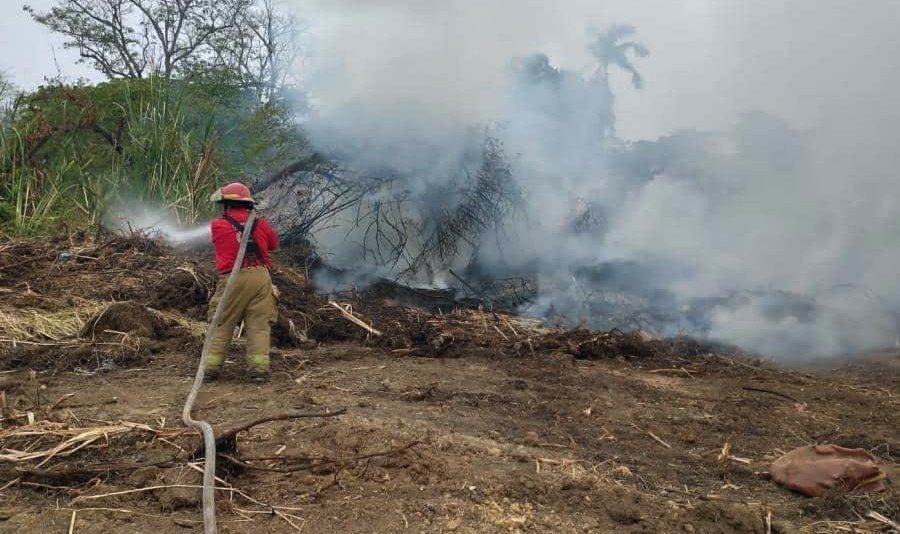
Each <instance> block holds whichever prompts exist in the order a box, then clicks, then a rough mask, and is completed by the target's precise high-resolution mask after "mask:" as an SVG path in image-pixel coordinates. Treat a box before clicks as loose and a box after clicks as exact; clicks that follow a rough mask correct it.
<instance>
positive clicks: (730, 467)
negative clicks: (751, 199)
mask: <svg viewBox="0 0 900 534" xmlns="http://www.w3.org/2000/svg"><path fill="white" fill-rule="evenodd" d="M61 252H65V254H64V255H63V256H62V258H61V255H60V254H61ZM205 260H206V258H205V257H204V254H203V253H185V252H181V253H175V252H173V251H171V250H169V249H167V248H166V247H163V246H161V245H159V244H158V243H155V242H153V241H148V240H146V239H143V238H141V237H139V236H137V237H127V238H122V237H115V238H110V237H101V238H96V239H87V238H85V237H84V236H72V237H60V238H59V239H57V240H49V241H42V242H7V243H0V369H2V371H0V373H2V374H0V390H2V391H4V392H5V394H4V398H5V400H3V406H4V408H3V424H2V427H0V488H2V489H0V531H2V532H21V533H29V534H30V533H37V532H61V533H65V532H76V533H90V532H155V533H181V532H191V531H195V532H200V531H201V530H202V527H201V523H200V490H199V489H198V488H197V487H196V485H197V484H198V483H199V481H200V474H199V472H198V469H200V468H201V467H200V466H201V465H202V459H201V460H197V459H196V458H192V456H196V455H192V452H194V451H195V450H196V448H197V447H198V445H199V439H198V437H197V435H196V434H194V433H192V432H191V431H189V430H187V429H185V428H184V427H183V426H182V425H181V423H180V419H181V409H182V406H183V403H184V400H185V397H186V395H187V392H188V390H189V388H190V383H191V380H192V376H193V372H194V366H195V365H196V360H197V357H198V352H199V346H200V343H199V341H200V335H199V334H200V333H201V332H202V327H203V325H202V323H199V322H198V320H199V319H202V316H203V308H204V306H203V304H204V302H205V299H206V296H207V293H208V290H209V287H210V285H209V284H210V283H211V281H212V277H211V276H210V273H209V272H208V271H206V270H205V269H206V267H205ZM276 281H277V282H278V284H279V287H280V288H281V290H282V292H283V295H282V300H281V304H282V306H283V312H284V315H285V316H286V317H289V318H290V319H292V320H293V321H294V323H295V324H296V325H297V326H298V327H299V328H300V329H302V330H307V331H308V332H309V335H310V337H311V338H313V339H314V340H315V341H317V342H318V346H317V347H315V348H294V347H288V346H282V347H281V348H279V349H276V350H275V352H274V354H273V364H272V365H273V376H272V380H271V382H270V383H268V384H264V385H255V384H253V385H251V384H250V383H248V382H246V381H245V380H244V377H243V362H242V359H241V347H240V342H239V343H238V344H237V345H236V346H235V349H234V352H233V355H232V358H231V360H230V361H229V363H228V364H227V367H226V372H225V373H224V374H225V376H224V377H223V378H222V379H221V380H220V381H218V382H215V383H212V384H210V385H205V386H204V388H203V392H202V393H201V396H200V398H199V400H198V402H197V404H196V409H195V413H196V414H197V415H198V416H201V417H202V418H206V419H207V420H209V421H210V422H211V423H212V424H213V425H214V427H215V428H216V429H217V433H218V432H221V431H222V430H223V429H226V428H230V427H233V426H235V425H236V424H238V423H241V422H244V421H252V420H255V419H259V418H262V417H265V416H269V415H274V414H282V413H285V412H290V411H300V412H303V413H319V414H321V413H325V412H326V410H329V411H334V410H337V409H339V408H346V413H343V414H340V415H337V416H333V417H314V418H305V419H294V420H280V421H272V422H268V423H264V424H260V425H257V426H254V427H252V428H250V429H249V430H246V431H243V432H240V433H238V434H237V441H236V448H235V450H231V451H225V454H226V456H220V458H219V460H218V463H219V466H220V470H219V476H220V477H221V480H220V484H219V486H220V487H221V488H222V489H221V490H220V491H219V492H218V493H217V501H218V518H219V522H220V532H233V533H237V532H257V531H259V532H276V533H290V532H310V533H318V532H360V533H362V532H379V533H382V532H383V533H388V532H390V533H395V532H429V533H430V532H436V533H440V532H460V533H464V532H479V533H480V532H648V533H649V532H698V533H700V532H704V533H705V532H708V533H721V532H759V533H765V532H807V533H817V532H823V533H824V532H891V528H892V527H890V526H889V525H886V524H885V523H884V522H883V521H879V520H876V519H873V518H872V517H871V516H870V515H869V514H870V513H871V512H876V513H877V514H880V517H882V518H883V519H887V520H892V521H895V522H897V521H900V492H898V488H897V480H898V475H900V473H898V463H897V462H898V458H900V452H898V451H900V430H898V429H900V411H898V408H900V352H885V353H878V354H870V355H864V356H859V357H856V358H852V359H844V360H832V361H829V362H820V363H818V364H817V365H815V366H812V365H806V366H804V367H802V368H800V367H796V366H795V367H793V368H785V367H779V366H776V365H773V364H771V363H767V362H765V361H760V360H757V359H753V358H749V357H746V356H744V355H739V354H735V353H734V352H732V351H728V349H726V348H723V347H716V346H713V345H709V344H704V343H698V342H694V341H691V340H687V339H674V340H647V339H645V338H643V337H641V336H639V335H633V334H620V333H616V332H613V333H602V332H588V331H585V330H573V331H565V330H560V329H556V330H546V329H541V328H538V327H537V326H536V325H535V324H533V323H531V322H529V321H525V320H523V319H521V318H517V317H513V316H507V315H502V314H492V313H488V312H483V311H477V310H476V311H451V310H444V311H443V313H440V312H435V313H430V312H427V311H425V310H422V309H413V308H408V307H404V306H400V305H399V304H398V303H396V302H393V301H391V300H390V298H389V297H388V296H385V295H377V294H366V293H363V294H359V295H351V296H347V300H346V301H342V302H346V303H349V304H351V305H352V306H353V311H354V313H355V314H357V315H358V316H359V317H360V318H362V319H363V320H365V321H366V322H367V323H369V324H371V325H373V326H375V327H376V328H378V329H379V330H382V331H383V332H384V335H383V336H380V337H373V336H370V335H369V334H368V333H367V332H366V331H364V330H363V329H362V328H360V327H358V326H356V325H354V324H352V323H350V322H349V321H347V320H346V319H345V318H344V317H342V316H341V314H340V312H338V311H337V310H335V309H333V308H328V307H327V306H325V302H324V301H322V300H321V299H320V298H319V297H317V296H316V295H314V294H313V293H312V291H311V290H310V289H309V288H308V287H307V286H306V285H305V283H304V277H303V274H302V273H300V272H297V271H293V270H291V269H287V268H284V269H282V271H281V273H280V274H279V275H278V276H276ZM113 300H115V301H128V302H130V303H131V304H128V305H126V306H125V307H124V308H123V307H108V306H107V304H108V302H110V301H113ZM145 306H148V307H149V308H152V309H151V310H147V308H145ZM153 310H159V311H160V313H157V312H156V311H153ZM284 344H290V343H288V342H286V341H285V342H284V343H283V345H284ZM788 397H790V398H788ZM798 403H805V407H804V406H803V405H802V404H798ZM29 413H30V414H31V415H29ZM30 417H33V418H34V422H33V423H30V422H29V418H30ZM726 443H727V444H729V446H730V450H729V451H728V453H727V454H724V455H723V454H722V451H723V446H724V445H725V444H726ZM814 443H836V444H839V445H843V446H847V447H862V448H865V449H867V450H868V451H870V452H871V453H872V454H873V455H874V456H876V457H877V458H878V459H879V461H880V464H881V466H882V468H883V469H884V470H885V471H886V472H887V474H888V488H887V491H885V492H882V493H878V494H867V495H845V494H839V493H834V494H830V495H827V496H826V497H824V498H807V497H803V496H800V495H798V494H795V493H792V492H790V491H788V490H785V489H783V488H781V487H779V486H777V485H776V484H774V483H773V482H772V481H771V480H769V479H768V476H767V474H768V473H767V472H768V468H769V464H770V462H771V461H772V460H773V459H774V458H776V457H778V456H780V455H781V454H782V453H784V452H786V451H789V450H791V449H793V448H794V447H798V446H802V445H805V444H814ZM229 458H230V459H229ZM282 471H290V472H282ZM185 486H186V487H185Z"/></svg>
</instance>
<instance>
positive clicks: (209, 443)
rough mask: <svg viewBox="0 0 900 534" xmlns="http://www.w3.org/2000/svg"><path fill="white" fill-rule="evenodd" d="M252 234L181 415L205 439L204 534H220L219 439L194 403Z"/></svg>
mask: <svg viewBox="0 0 900 534" xmlns="http://www.w3.org/2000/svg"><path fill="white" fill-rule="evenodd" d="M254 219H256V212H255V211H250V216H249V217H248V218H247V222H246V223H244V228H245V229H248V228H249V229H251V230H252V229H253V221H254ZM251 233H252V232H251V231H247V230H245V231H244V232H243V235H242V236H241V245H240V248H238V253H237V257H236V258H235V260H234V267H232V268H231V273H230V274H229V275H228V281H227V282H225V290H224V291H222V298H221V299H219V303H218V305H217V306H216V311H215V313H214V314H213V316H212V320H211V321H210V322H209V326H208V327H207V329H206V339H204V340H203V350H202V351H201V352H200V363H199V365H198V366H197V374H196V375H195V376H194V385H193V386H191V392H190V393H188V397H187V400H186V401H185V403H184V410H183V411H182V412H181V420H182V421H184V424H185V425H187V426H189V427H193V428H196V429H198V430H199V431H200V433H201V434H202V435H203V446H204V451H205V452H204V462H203V464H204V465H203V534H217V532H218V530H217V529H216V500H215V499H216V496H215V484H216V436H215V434H214V433H213V428H212V425H210V424H209V423H208V422H206V421H197V420H195V419H194V418H192V417H191V409H192V408H193V406H194V401H196V400H197V394H198V393H200V386H202V385H203V375H204V373H205V372H206V361H207V360H208V359H209V348H210V345H212V338H213V336H212V333H213V332H214V331H215V329H216V327H217V326H218V324H219V317H221V315H222V310H223V309H224V308H225V303H226V302H227V301H228V298H229V297H230V296H231V292H232V289H233V288H234V280H235V279H236V278H237V273H239V272H240V270H241V264H242V263H243V262H244V253H245V252H246V251H247V243H248V242H249V240H250V234H251Z"/></svg>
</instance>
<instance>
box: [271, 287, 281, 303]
mask: <svg viewBox="0 0 900 534" xmlns="http://www.w3.org/2000/svg"><path fill="white" fill-rule="evenodd" d="M272 296H274V297H275V299H276V300H277V299H278V297H279V296H281V291H278V286H276V285H275V284H272Z"/></svg>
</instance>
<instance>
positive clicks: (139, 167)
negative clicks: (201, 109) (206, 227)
mask: <svg viewBox="0 0 900 534" xmlns="http://www.w3.org/2000/svg"><path fill="white" fill-rule="evenodd" d="M184 95H185V93H184V92H183V91H181V92H178V93H175V94H173V92H172V90H171V89H170V88H169V87H168V86H165V85H162V84H159V85H151V91H150V93H149V96H146V95H144V94H138V95H136V94H134V93H133V92H127V93H126V95H125V99H124V102H123V104H122V109H123V112H124V116H125V118H126V125H127V127H126V130H127V132H128V138H127V142H126V144H125V146H126V149H125V152H124V157H123V160H122V162H121V163H120V165H118V166H117V168H116V169H115V171H116V181H117V183H118V184H119V185H120V193H122V194H123V195H128V196H131V197H133V198H134V199H137V200H141V201H144V202H150V203H155V204H158V205H160V206H162V207H164V208H166V209H167V210H169V211H170V212H171V213H172V214H173V215H174V216H175V217H176V218H177V219H178V221H179V222H187V223H192V222H194V221H195V220H196V219H197V218H198V217H199V216H201V215H202V214H203V213H205V212H206V211H208V209H209V195H210V193H212V192H213V191H214V190H215V188H216V186H217V183H218V180H217V177H218V174H219V173H218V171H219V170H220V169H219V167H220V160H219V154H218V143H217V137H216V133H215V130H214V128H213V119H214V113H215V112H214V111H213V112H212V113H209V114H208V115H207V117H206V119H205V124H201V125H200V128H197V127H192V126H189V125H186V124H185V122H186V116H187V115H188V110H186V109H185V106H187V105H189V102H187V101H186V98H185V97H184Z"/></svg>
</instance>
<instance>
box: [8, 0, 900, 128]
mask: <svg viewBox="0 0 900 534" xmlns="http://www.w3.org/2000/svg"><path fill="white" fill-rule="evenodd" d="M286 1H288V2H289V3H290V5H291V6H292V8H294V9H296V10H297V11H298V13H299V14H300V15H301V16H303V17H304V18H305V19H307V20H308V21H309V23H310V25H311V27H312V28H313V35H314V37H315V40H316V43H315V46H314V50H315V51H316V54H317V56H318V57H317V58H316V59H317V60H318V61H319V63H320V64H322V63H332V64H333V63H334V62H335V61H337V60H341V61H343V62H344V65H345V66H346V65H347V63H348V62H349V63H350V68H351V69H356V71H357V72H356V73H355V74H356V75H355V76H354V83H355V84H359V85H361V86H363V87H365V85H366V84H370V85H371V84H377V83H381V82H380V81H379V79H380V78H383V77H385V76H391V77H392V78H395V79H397V80H400V81H404V78H410V79H411V78H412V76H413V75H415V76H419V77H423V76H424V77H425V78H431V80H430V82H429V81H426V82H424V83H432V84H434V85H435V87H437V86H444V87H447V86H453V85H455V84H458V85H459V87H457V88H456V94H455V95H442V96H436V97H435V98H438V99H441V98H444V99H450V100H452V99H453V98H467V97H470V96H472V95H476V94H484V92H485V91H487V90H490V88H491V85H490V84H491V83H492V79H493V76H494V73H495V72H496V70H497V69H498V68H499V67H500V66H501V65H503V64H505V62H507V61H508V60H509V58H510V57H511V56H515V55H523V54H526V53H529V52H533V51H543V52H545V53H547V54H548V55H550V57H551V59H552V60H553V61H554V62H555V63H556V64H558V65H561V66H564V67H567V68H575V69H586V68H588V66H589V59H588V57H587V55H586V54H585V52H584V46H585V29H586V28H587V27H588V26H591V25H593V26H604V25H607V24H609V23H611V22H622V23H628V24H633V25H635V26H637V27H638V30H639V36H638V38H639V40H640V41H641V42H643V43H645V44H646V45H647V46H648V47H649V48H650V50H651V56H650V57H648V58H646V59H644V60H641V61H640V62H639V63H638V65H639V68H640V70H641V71H642V72H643V74H644V77H645V79H646V87H645V88H644V90H642V91H635V90H633V89H631V88H630V87H629V86H628V83H627V82H628V78H627V76H625V75H624V74H620V75H618V76H616V77H615V80H614V88H615V89H616V94H617V98H618V101H617V109H618V115H619V121H620V122H619V133H620V134H621V135H623V136H624V137H627V138H652V137H656V136H658V135H660V134H664V133H666V132H670V131H672V130H675V129H678V128H688V127H699V128H708V129H721V128H725V127H727V126H728V125H730V124H731V123H733V122H734V120H735V118H736V116H737V115H738V114H739V113H740V112H742V111H746V110H748V109H763V110H766V111H770V112H773V113H775V114H778V115H780V116H782V117H785V118H787V119H788V120H790V121H791V122H793V123H794V124H796V125H798V126H801V127H806V126H811V125H814V124H816V123H818V122H820V121H822V120H825V119H827V117H828V115H830V114H832V113H834V112H835V111H836V110H844V111H845V112H846V110H848V109H852V110H856V109H860V110H861V111H860V113H862V114H863V115H874V116H876V118H877V117H878V116H880V115H882V114H883V113H884V111H886V110H887V111H889V112H890V113H889V115H890V116H893V117H896V115H897V112H896V109H897V106H896V104H897V102H898V97H897V96H896V95H898V94H900V68H898V66H900V60H898V58H900V32H898V31H897V28H898V27H900V1H896V0H867V1H865V2H860V1H858V0H753V1H750V0H681V1H678V2H672V1H671V0H605V1H604V0H560V1H556V2H551V1H548V0H493V1H490V2H489V1H483V0H435V1H429V0H286ZM25 3H28V4H30V5H32V6H34V7H36V8H46V7H47V6H49V5H50V4H52V0H30V1H28V2H23V1H22V0H2V2H0V69H3V70H4V71H6V72H7V73H8V74H9V75H10V76H11V77H12V78H13V80H15V82H16V83H18V84H19V85H20V86H22V87H25V88H32V87H35V86H36V85H38V84H40V83H41V82H42V80H43V79H44V77H47V76H55V75H56V74H57V73H58V72H59V73H61V74H62V75H64V76H66V77H69V78H78V77H82V76H87V77H91V76H94V77H96V75H95V74H93V73H92V72H91V70H90V69H89V68H88V67H87V66H85V65H77V64H75V59H77V58H76V56H75V54H74V53H73V52H72V51H70V50H65V49H63V47H62V44H61V40H60V39H59V38H57V37H54V36H52V35H50V34H49V33H48V32H47V31H46V30H44V29H43V28H42V27H41V26H39V25H38V24H36V23H34V22H32V21H31V20H30V19H29V17H28V16H27V15H26V14H25V13H23V12H22V5H23V4H25ZM426 42H427V43H429V46H423V43H426ZM398 54H399V55H400V57H403V58H405V59H408V61H406V68H407V69H408V70H409V72H403V68H402V66H401V67H400V68H398V63H397V61H396V57H397V56H398ZM435 54H437V55H443V56H454V57H455V58H456V62H455V63H452V64H454V69H455V70H454V71H452V72H449V71H447V70H446V68H447V65H448V62H446V61H436V62H434V63H433V64H434V67H433V68H429V67H428V64H429V61H428V57H429V55H435ZM350 58H355V59H350ZM387 60H390V62H389V63H388V62H387ZM354 61H355V63H354ZM313 63H315V62H313ZM363 64H365V65H363ZM385 65H390V67H391V68H392V69H393V70H391V71H385V70H383V69H382V68H381V67H383V66H385ZM319 96H322V95H319ZM865 110H869V111H868V112H866V111H865Z"/></svg>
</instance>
